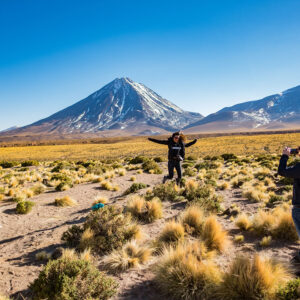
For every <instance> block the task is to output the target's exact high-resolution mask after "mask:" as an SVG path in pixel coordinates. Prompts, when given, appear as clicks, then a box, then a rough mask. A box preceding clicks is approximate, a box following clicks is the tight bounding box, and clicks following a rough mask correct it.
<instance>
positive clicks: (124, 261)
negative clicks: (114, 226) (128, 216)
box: [103, 240, 152, 273]
mask: <svg viewBox="0 0 300 300" xmlns="http://www.w3.org/2000/svg"><path fill="white" fill-rule="evenodd" d="M151 254H152V250H151V249H150V248H148V247H146V246H141V245H139V244H138V243H137V241H136V240H132V241H130V242H128V243H126V244H125V245H124V246H123V247H122V248H121V249H119V250H113V251H112V253H111V254H109V255H107V256H106V257H104V260H103V263H104V266H105V268H106V269H107V270H108V271H109V272H112V273H118V272H120V271H121V272H123V271H126V270H127V269H130V268H135V267H139V266H140V265H141V264H144V263H146V262H147V261H148V260H149V259H150V257H151Z"/></svg>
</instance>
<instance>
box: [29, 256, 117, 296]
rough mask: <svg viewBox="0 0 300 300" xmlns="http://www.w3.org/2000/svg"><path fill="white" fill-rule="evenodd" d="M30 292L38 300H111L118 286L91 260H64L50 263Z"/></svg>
mask: <svg viewBox="0 0 300 300" xmlns="http://www.w3.org/2000/svg"><path fill="white" fill-rule="evenodd" d="M30 289H31V291H32V293H33V298H34V299H53V300H69V299H109V298H110V297H112V296H113V295H114V294H115V293H116V289H117V283H116V282H115V281H114V280H113V279H112V278H109V277H107V276H106V275H105V274H104V273H102V272H100V271H98V269H97V268H96V267H94V266H93V265H92V264H91V263H90V262H89V261H86V260H83V259H69V258H66V257H62V258H60V259H58V260H50V261H49V262H48V264H47V265H46V267H45V268H44V269H43V270H42V271H41V272H40V274H39V277H38V278H37V279H36V280H35V281H34V282H33V283H32V284H31V285H30Z"/></svg>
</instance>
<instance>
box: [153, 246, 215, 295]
mask: <svg viewBox="0 0 300 300" xmlns="http://www.w3.org/2000/svg"><path fill="white" fill-rule="evenodd" d="M208 253H209V252H208V251H207V248H206V247H205V245H204V244H203V243H199V242H195V243H193V244H191V245H190V244H184V245H177V246H176V247H168V248H164V250H163V252H162V255H161V257H160V258H159V260H158V262H157V263H156V265H155V267H154V273H155V282H156V283H157V285H158V287H159V289H160V290H161V291H162V292H163V294H164V296H166V299H167V297H171V298H172V299H195V300H196V299H208V298H209V299H212V298H211V297H213V295H214V293H215V289H216V287H217V286H218V285H219V284H220V283H221V272H220V270H219V268H218V267H217V266H216V265H215V264H214V262H213V261H212V260H210V258H211V256H210V255H209V254H208Z"/></svg>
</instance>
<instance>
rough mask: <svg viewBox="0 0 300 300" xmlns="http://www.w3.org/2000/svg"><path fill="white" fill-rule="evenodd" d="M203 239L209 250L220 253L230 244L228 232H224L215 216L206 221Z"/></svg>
mask: <svg viewBox="0 0 300 300" xmlns="http://www.w3.org/2000/svg"><path fill="white" fill-rule="evenodd" d="M202 238H203V240H204V242H205V244H206V246H207V247H208V248H209V249H212V250H218V251H220V252H223V251H224V250H225V249H226V248H227V247H228V246H229V244H230V241H229V238H228V234H227V232H226V231H225V230H223V228H222V225H221V224H220V223H219V222H218V221H217V218H216V217H215V216H210V217H208V218H207V219H206V221H205V223H204V225H203V230H202Z"/></svg>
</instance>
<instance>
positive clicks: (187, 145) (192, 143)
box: [185, 139, 197, 148]
mask: <svg viewBox="0 0 300 300" xmlns="http://www.w3.org/2000/svg"><path fill="white" fill-rule="evenodd" d="M196 143H197V139H194V140H193V141H192V142H189V143H187V144H185V147H186V148H188V147H190V146H193V145H194V144H196Z"/></svg>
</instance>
